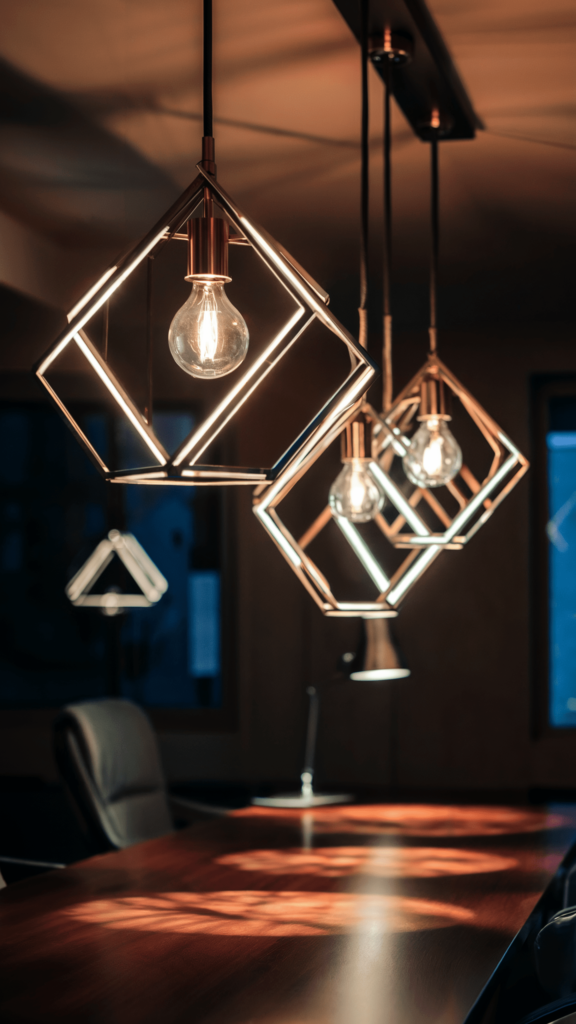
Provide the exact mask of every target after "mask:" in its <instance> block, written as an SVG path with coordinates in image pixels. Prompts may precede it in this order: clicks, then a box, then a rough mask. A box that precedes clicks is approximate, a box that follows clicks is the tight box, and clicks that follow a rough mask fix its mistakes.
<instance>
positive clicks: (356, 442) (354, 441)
mask: <svg viewBox="0 0 576 1024" xmlns="http://www.w3.org/2000/svg"><path fill="white" fill-rule="evenodd" d="M340 437H341V441H340V444H341V459H342V462H350V460H351V459H370V460H371V459H372V421H371V420H369V419H368V418H367V417H366V416H364V415H362V414H360V415H359V416H357V417H356V419H354V420H352V422H351V423H347V424H346V426H345V427H344V430H343V431H342V434H341V435H340Z"/></svg>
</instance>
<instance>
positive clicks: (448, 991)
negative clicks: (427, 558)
mask: <svg viewBox="0 0 576 1024" xmlns="http://www.w3.org/2000/svg"><path fill="white" fill-rule="evenodd" d="M575 835H576V812H575V809H573V808H566V807H560V808H550V809H534V808H523V807H494V806H486V807H477V806H440V805H434V804H375V805H350V806H345V807H324V808H319V809H315V810H309V811H304V812H299V811H281V810H272V809H264V808H247V809H244V810H241V811H235V812H233V813H231V814H230V815H229V816H227V817H225V818H220V819H217V820H213V821H210V822H208V823H204V824H199V825H194V826H192V827H190V828H188V829H186V830H184V831H181V832H177V833H174V834H171V835H169V836H166V837H164V838H162V839H157V840H153V841H151V842H147V843H143V844H141V845H139V846H133V847H131V848H129V849H127V850H123V851H119V852H117V853H108V854H104V855H102V856H98V857H93V858H91V859H90V860H86V861H83V862H81V863H79V864H76V865H73V866H71V867H69V868H66V869H65V870H63V871H54V872H51V873H49V874H46V875H43V876H38V877H36V878H34V879H31V880H29V881H26V882H21V883H18V884H16V885H12V886H9V887H7V888H6V889H4V890H2V892H0V947H1V948H0V1021H1V1022H2V1024H23V1022H34V1024H36V1022H38V1024H40V1022H59V1024H65V1022H72V1021H74V1022H75V1021H82V1022H87V1024H100V1022H102V1024H116V1022H118V1024H120V1022H122V1024H132V1022H133V1024H148V1022H152V1021H154V1022H162V1024H171V1022H180V1021H182V1022H184V1021H186V1022H187V1024H190V1022H194V1024H424V1022H426V1024H429V1022H434V1024H462V1021H463V1020H464V1018H465V1017H466V1014H467V1013H468V1011H469V1009H470V1007H471V1006H472V1004H473V1003H474V1000H475V999H476V997H477V996H478V994H479V992H480V990H481V989H482V987H483V985H484V984H485V982H486V981H487V979H488V978H489V976H490V974H491V973H492V971H493V970H494V968H495V966H496V964H497V962H498V960H499V958H500V957H501V955H502V954H503V952H504V950H505V949H506V947H507V946H508V944H509V942H510V940H511V939H512V937H513V936H514V934H515V933H516V931H517V930H518V929H519V928H520V927H521V925H522V924H523V922H524V921H525V919H526V918H527V916H528V914H529V913H530V911H531V910H532V908H533V906H534V904H535V903H536V901H537V899H538V898H539V896H540V894H541V893H542V891H543V889H544V888H545V886H546V885H547V883H548V881H549V879H550V878H551V877H552V876H553V874H554V872H555V871H556V869H557V867H558V864H559V863H560V860H561V858H562V856H563V855H564V853H565V852H566V850H567V849H568V847H569V846H570V844H571V843H572V842H573V840H574V837H575Z"/></svg>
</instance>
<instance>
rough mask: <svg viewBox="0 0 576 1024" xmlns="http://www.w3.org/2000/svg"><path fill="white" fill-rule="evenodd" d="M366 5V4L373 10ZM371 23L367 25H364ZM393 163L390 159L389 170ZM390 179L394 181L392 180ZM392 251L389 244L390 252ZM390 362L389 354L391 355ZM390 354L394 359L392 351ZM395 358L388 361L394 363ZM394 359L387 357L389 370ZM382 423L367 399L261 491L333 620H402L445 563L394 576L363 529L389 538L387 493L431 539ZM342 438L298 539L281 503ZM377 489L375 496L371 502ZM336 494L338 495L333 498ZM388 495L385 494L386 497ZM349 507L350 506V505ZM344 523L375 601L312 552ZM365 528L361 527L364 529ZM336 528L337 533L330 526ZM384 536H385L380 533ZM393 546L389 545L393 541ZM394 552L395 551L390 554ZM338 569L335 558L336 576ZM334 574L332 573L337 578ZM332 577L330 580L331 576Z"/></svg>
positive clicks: (289, 551)
mask: <svg viewBox="0 0 576 1024" xmlns="http://www.w3.org/2000/svg"><path fill="white" fill-rule="evenodd" d="M365 8H366V4H364V3H363V4H362V5H361V10H362V11H365ZM363 20H364V21H365V19H363ZM365 29H366V24H364V26H363V32H362V84H363V104H362V107H363V117H362V143H363V144H362V156H363V160H362V189H361V192H362V247H361V252H362V260H361V304H360V336H361V337H364V339H365V338H366V333H367V332H366V295H367V272H366V263H367V259H366V257H367V222H368V202H367V199H368V185H367V168H368V131H367V129H368V118H367V91H368V90H367V66H368V52H367V33H366V31H365ZM386 57H387V59H390V60H392V61H394V60H396V59H398V58H400V59H401V60H406V59H409V55H408V54H407V53H406V52H405V50H402V51H401V53H400V52H399V51H398V50H396V49H395V48H393V47H390V48H389V50H388V51H387V54H386ZM386 100H387V107H386V109H387V113H388V117H387V119H386V125H389V92H388V90H387V96H386ZM389 146H390V137H389V131H386V132H385V149H386V152H387V154H388V155H389ZM388 164H389V162H386V161H385V166H387V165H388ZM387 180H389V179H387ZM388 248H389V246H388ZM386 327H387V331H386V335H387V340H389V333H390V331H389V323H387V324H386ZM385 356H386V349H385ZM388 356H389V353H388ZM389 361H390V360H389V358H388V362H389ZM386 362H387V360H386V358H385V364H386ZM373 424H375V425H376V428H377V430H378V438H379V439H380V437H381V435H382V434H383V432H384V428H383V426H382V424H381V421H380V416H379V414H377V413H375V412H374V410H372V409H371V408H370V406H368V405H367V404H366V401H365V399H364V400H363V401H362V400H361V401H360V402H358V404H357V406H356V407H355V408H354V409H352V410H351V411H349V412H348V413H347V414H345V415H344V416H343V417H342V419H341V421H340V423H336V422H335V423H334V424H333V427H332V429H331V430H330V431H327V432H326V434H325V436H324V437H323V438H322V439H321V440H320V441H319V443H318V444H317V445H315V446H310V448H309V449H308V451H307V453H306V455H305V456H304V457H303V458H302V459H300V460H299V462H298V464H294V465H289V466H286V467H285V468H284V470H283V471H282V472H281V473H280V474H278V476H277V477H276V479H275V480H274V482H273V483H271V484H262V485H260V486H259V487H257V488H256V490H255V491H254V507H253V511H254V514H255V515H256V517H257V518H258V519H259V521H260V522H261V523H262V525H263V526H264V528H265V529H266V530H267V531H268V533H269V534H270V536H271V538H272V540H273V541H274V542H275V544H276V546H277V547H278V549H279V550H280V552H281V553H282V555H283V556H284V558H285V559H286V561H287V562H288V564H289V565H290V567H291V569H292V570H293V571H294V572H295V573H296V575H297V576H298V578H299V579H300V581H301V583H302V584H303V586H304V587H305V588H306V589H307V590H308V592H309V593H310V595H311V596H312V598H313V599H314V601H315V602H316V604H317V605H318V607H319V608H320V609H321V611H322V612H323V613H324V614H325V615H327V616H328V617H334V618H336V617H346V618H349V617H361V618H365V619H371V618H389V617H393V616H395V615H396V614H397V608H398V606H399V604H400V603H401V601H402V600H403V598H404V597H405V596H406V594H407V593H408V592H409V590H410V589H411V588H412V587H413V586H414V584H415V583H416V582H417V580H418V579H419V578H420V577H421V575H422V573H423V572H425V570H426V569H427V568H428V567H429V566H430V565H431V563H432V562H433V561H434V560H435V559H436V558H437V557H438V555H439V554H440V552H441V550H442V548H441V546H440V545H438V544H429V545H427V546H426V547H425V548H423V549H422V548H421V549H420V551H417V550H411V551H410V552H408V553H407V555H406V557H405V558H404V560H403V561H402V562H401V564H400V565H396V566H395V567H393V568H392V570H391V571H387V570H386V568H385V567H384V566H383V565H382V564H381V559H379V558H378V557H377V554H376V552H375V549H374V544H373V543H372V542H371V538H369V537H368V536H367V535H366V533H365V532H363V531H364V527H363V526H362V525H361V524H362V523H363V522H366V521H367V520H373V524H372V525H373V527H374V528H376V530H377V535H378V536H380V538H381V539H382V534H384V535H385V536H386V535H387V531H388V524H387V522H386V519H385V518H384V515H383V514H382V512H381V511H380V509H379V505H381V504H382V503H383V499H384V493H385V494H386V497H387V498H388V500H389V501H392V502H393V504H394V506H395V507H396V508H397V509H398V512H399V514H401V515H403V519H404V521H405V522H407V523H409V524H411V525H412V528H413V531H414V533H422V534H424V535H425V536H426V537H429V536H430V533H431V531H430V530H429V529H428V527H427V526H426V525H425V524H424V523H422V522H421V520H420V517H419V516H418V514H417V513H416V512H415V511H414V509H413V508H412V506H411V505H410V503H409V502H408V501H407V500H406V498H405V496H404V493H403V490H402V489H401V487H399V486H398V485H397V484H396V483H395V482H394V481H393V480H392V479H390V478H389V477H388V476H387V474H385V473H384V472H383V470H382V468H381V467H380V465H379V464H378V463H377V462H376V461H375V460H374V456H373V451H374V446H373V444H372V425H373ZM339 434H340V435H341V441H342V461H343V469H342V471H341V474H340V476H339V477H338V479H337V480H336V481H335V482H334V484H333V486H332V488H331V497H330V501H329V504H328V505H326V507H325V508H324V509H323V510H322V511H321V512H320V514H319V515H318V516H317V517H316V518H315V520H314V522H313V523H312V524H311V525H310V526H309V527H308V529H306V530H305V531H304V533H303V534H302V535H301V536H300V537H299V538H298V539H296V537H294V536H293V534H292V532H291V531H290V530H289V528H288V527H287V526H286V524H285V523H284V521H283V520H282V519H281V518H280V504H281V502H282V501H284V499H285V498H286V497H287V495H288V494H289V493H290V492H291V491H292V489H293V488H294V487H297V486H298V484H299V482H300V479H301V477H302V476H303V475H304V473H305V472H307V471H308V470H309V469H310V468H311V467H312V465H313V464H314V462H315V461H316V460H317V459H318V458H319V457H320V456H321V455H322V453H323V452H324V451H325V450H326V449H327V448H328V447H329V445H330V444H331V443H332V442H333V441H334V440H335V439H336V438H337V437H338V435H339ZM354 473H357V475H358V477H359V480H358V481H356V479H355V478H354ZM372 491H374V494H373V495H372V496H371V497H370V495H371V494H372ZM333 492H334V494H333ZM382 492H384V493H382ZM355 494H360V495H361V496H362V499H364V498H365V497H366V495H367V494H368V495H369V502H371V504H372V507H371V508H370V509H369V510H368V514H366V515H364V513H363V511H362V510H359V514H358V515H356V514H355V512H354V509H353V508H349V507H348V506H349V505H350V500H348V499H350V497H352V505H353V503H354V495H355ZM347 501H348V505H347ZM334 523H335V524H336V526H337V527H338V528H339V533H340V534H341V535H343V538H344V539H345V540H346V541H347V544H348V545H349V547H350V548H351V549H352V551H353V553H354V555H355V556H356V558H357V559H358V561H359V562H360V565H361V566H362V568H363V570H364V572H365V574H366V577H367V579H366V584H367V588H368V593H369V591H370V590H372V592H373V597H372V598H371V599H370V598H369V597H367V598H366V599H365V600H348V599H342V598H341V597H340V596H338V594H337V592H336V591H337V588H336V587H335V586H334V584H333V583H332V582H331V581H330V579H329V578H328V576H327V574H326V573H325V572H323V571H322V570H321V569H320V568H319V566H318V565H317V564H316V563H315V561H314V560H313V558H312V557H311V555H310V553H309V551H308V548H309V546H310V545H311V544H312V542H313V541H314V540H315V539H316V538H317V537H318V536H319V534H320V533H321V532H322V531H323V530H324V529H325V528H327V527H330V524H334ZM357 524H359V525H357ZM330 528H331V529H332V527H330ZM378 531H379V533H378ZM386 547H388V544H387V543H386ZM389 553H391V552H389ZM334 569H335V565H334V559H332V568H331V573H333V572H334ZM331 573H330V574H331ZM330 574H329V575H330Z"/></svg>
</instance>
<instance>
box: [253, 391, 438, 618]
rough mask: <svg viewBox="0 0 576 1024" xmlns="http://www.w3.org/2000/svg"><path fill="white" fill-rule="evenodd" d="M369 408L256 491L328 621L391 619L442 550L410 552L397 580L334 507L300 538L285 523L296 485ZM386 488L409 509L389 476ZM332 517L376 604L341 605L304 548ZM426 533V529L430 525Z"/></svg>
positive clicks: (268, 523) (262, 514)
mask: <svg viewBox="0 0 576 1024" xmlns="http://www.w3.org/2000/svg"><path fill="white" fill-rule="evenodd" d="M369 408H370V407H369V406H366V404H365V403H364V402H363V401H362V400H361V401H360V402H358V403H357V405H356V407H355V408H354V409H353V410H352V412H350V411H349V410H343V412H342V415H341V416H340V417H339V418H338V420H336V421H335V422H334V423H333V424H332V426H331V427H330V429H329V430H328V431H327V432H326V433H325V435H324V437H323V439H322V440H321V441H319V442H318V443H316V444H315V445H310V446H308V447H307V448H306V449H304V450H303V451H302V452H301V453H300V454H299V457H298V459H297V460H294V461H293V462H292V463H291V464H290V465H288V466H286V468H285V469H284V471H283V472H282V473H280V474H279V476H278V477H277V478H276V480H275V481H274V482H273V483H272V484H270V485H260V486H259V487H257V488H256V490H255V491H254V499H253V500H254V505H253V512H254V514H255V515H256V517H257V519H258V520H259V521H260V522H261V523H262V526H263V527H264V529H265V530H266V531H267V532H268V533H269V535H270V537H271V538H272V540H273V541H274V543H275V544H276V546H277V548H278V549H279V551H280V552H281V554H282V555H283V557H284V558H285V559H286V561H287V562H288V564H289V566H290V568H291V569H292V571H293V572H294V573H295V574H296V576H297V577H298V579H299V580H300V582H301V583H302V585H303V586H304V587H305V588H306V590H307V591H308V593H309V594H310V595H311V597H312V598H313V600H314V601H315V602H316V604H317V605H318V607H319V608H320V610H321V611H322V612H323V613H324V615H326V616H328V617H329V618H392V617H394V616H396V615H397V614H398V612H397V607H398V605H399V604H400V603H401V601H402V600H403V598H404V597H405V596H406V594H407V593H408V592H409V590H411V588H412V587H413V586H414V584H415V583H416V582H417V580H419V579H420V577H421V576H422V574H423V573H424V572H425V571H426V569H427V568H428V567H429V566H430V565H431V564H432V562H434V561H435V560H436V558H437V557H438V555H439V554H440V553H441V552H442V550H443V548H442V545H440V544H430V545H428V546H427V547H426V548H425V549H424V550H419V551H418V550H411V551H410V552H409V554H408V555H407V557H406V558H405V559H404V561H403V562H402V564H401V565H400V567H399V568H398V569H397V570H396V572H395V573H394V574H393V576H392V577H391V578H388V576H387V575H386V573H385V572H384V570H383V569H382V567H381V566H380V564H379V562H378V561H377V559H376V558H375V557H374V555H373V554H372V552H371V551H370V548H369V547H368V545H367V544H366V541H365V540H364V538H363V537H362V535H361V534H360V531H359V530H358V529H357V527H356V526H355V525H354V523H351V522H349V520H347V519H344V518H343V517H341V516H337V515H335V514H334V512H333V510H332V509H331V508H330V506H329V505H327V506H326V508H325V509H324V510H323V512H321V513H320V515H319V516H318V517H317V518H316V519H315V521H314V523H313V524H312V525H311V526H310V527H309V529H308V530H306V532H305V533H304V534H303V535H302V537H301V538H300V539H299V540H296V539H295V538H294V537H293V535H292V534H291V532H290V530H288V528H287V527H286V526H285V525H284V523H283V522H282V520H281V519H280V516H279V515H278V512H277V508H278V506H279V504H280V503H281V502H282V501H283V499H284V498H285V497H286V496H287V494H289V492H290V491H291V490H292V488H293V487H294V486H295V484H297V483H298V481H299V480H300V479H301V477H302V476H304V474H305V473H306V472H307V471H308V470H309V469H310V468H311V466H312V465H313V464H314V463H315V462H316V460H317V459H318V458H319V457H320V455H321V454H322V453H323V452H324V451H325V450H326V448H328V446H329V445H330V444H332V442H333V441H334V440H335V439H336V438H337V437H338V435H339V434H340V432H341V431H342V430H343V429H344V427H345V426H346V424H347V423H348V422H349V421H350V420H352V419H353V418H354V417H355V416H356V414H357V412H358V411H359V409H364V410H366V411H368V409H369ZM375 415H377V414H375ZM370 470H371V472H372V473H373V474H374V476H375V478H376V479H377V480H378V481H379V482H380V477H381V476H382V475H383V474H382V470H381V469H380V467H379V466H378V464H377V463H376V462H372V463H370ZM386 486H387V490H388V494H389V497H392V495H393V496H394V498H395V499H396V501H398V502H399V505H400V507H404V506H406V504H407V503H406V500H405V498H404V496H403V495H402V492H401V491H400V490H399V489H398V488H397V487H396V485H395V484H394V482H393V481H392V480H390V479H389V478H388V477H387V482H386ZM405 511H406V513H407V515H408V516H409V517H410V512H409V510H408V509H405ZM331 519H334V520H335V522H336V524H337V525H338V526H339V528H340V530H341V531H342V533H343V534H344V536H345V538H346V540H347V541H348V543H349V544H350V546H351V547H352V549H353V550H354V552H355V554H356V555H357V557H358V559H359V561H360V562H361V564H362V565H363V566H364V568H365V570H366V572H367V573H368V575H369V576H370V578H371V579H372V581H373V582H374V583H375V585H376V586H377V588H378V589H379V591H380V593H379V595H378V597H377V599H376V600H375V601H339V600H338V599H337V598H336V597H335V595H334V593H333V592H332V588H331V586H330V583H329V582H328V580H327V579H326V577H325V576H324V574H323V573H322V572H321V570H320V569H319V568H318V566H317V565H316V564H315V562H314V561H313V560H312V559H311V558H310V556H309V555H307V554H306V550H305V549H306V548H307V547H308V545H309V544H310V543H311V542H312V540H314V538H315V537H316V536H317V535H318V534H319V533H320V531H321V530H322V529H323V528H324V527H325V526H326V525H327V523H328V522H330V520H331ZM381 519H383V517H382V516H381V515H380V516H377V517H376V523H377V525H378V526H379V527H380V529H382V524H381V523H380V520H381ZM424 529H426V530H427V527H424ZM383 532H384V531H383Z"/></svg>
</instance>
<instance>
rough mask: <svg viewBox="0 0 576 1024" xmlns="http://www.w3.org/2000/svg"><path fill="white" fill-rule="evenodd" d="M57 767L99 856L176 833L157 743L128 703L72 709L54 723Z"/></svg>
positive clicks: (144, 719) (137, 710) (74, 706)
mask: <svg viewBox="0 0 576 1024" xmlns="http://www.w3.org/2000/svg"><path fill="white" fill-rule="evenodd" d="M54 753H55V757H56V762H57V764H58V767H59V769H60V772H61V774H62V776H63V778H64V781H65V783H66V785H67V787H68V790H69V792H70V795H71V797H72V800H73V802H74V804H75V806H76V809H77V811H78V812H79V814H80V817H81V819H82V821H83V822H84V824H85V826H86V828H87V831H88V833H89V835H90V838H91V839H92V842H93V843H94V845H95V847H96V848H97V849H98V850H106V849H111V848H114V849H120V848H123V847H125V846H132V845H133V844H134V843H140V842H143V841H144V840H146V839H154V838H156V837H157V836H162V835H166V833H168V832H170V831H172V827H173V826H172V820H171V817H170V812H169V810H168V801H167V796H166V785H165V782H164V776H163V773H162V766H161V763H160V756H159V752H158V743H157V741H156V736H155V734H154V731H153V729H152V726H151V724H150V721H149V719H148V718H147V716H146V715H145V714H144V712H143V711H142V709H141V708H139V707H138V706H137V705H136V704H133V703H132V702H131V701H128V700H119V699H109V700H96V701H85V702H83V703H81V704H69V705H68V706H67V707H65V708H64V709H63V710H62V711H61V713H60V714H59V716H58V718H57V719H56V721H55V723H54Z"/></svg>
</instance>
